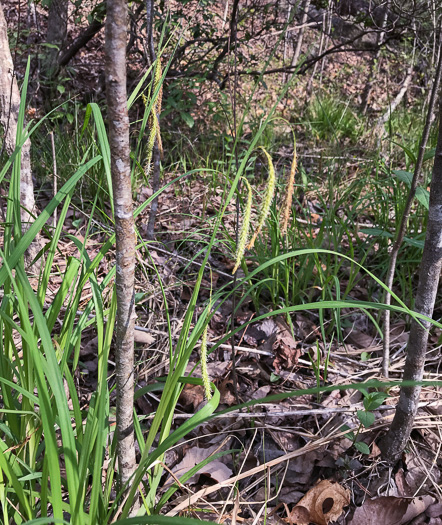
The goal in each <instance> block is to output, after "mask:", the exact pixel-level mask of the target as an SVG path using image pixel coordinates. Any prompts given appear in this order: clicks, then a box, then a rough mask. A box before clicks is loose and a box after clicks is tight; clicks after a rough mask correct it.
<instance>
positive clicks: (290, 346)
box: [272, 317, 302, 373]
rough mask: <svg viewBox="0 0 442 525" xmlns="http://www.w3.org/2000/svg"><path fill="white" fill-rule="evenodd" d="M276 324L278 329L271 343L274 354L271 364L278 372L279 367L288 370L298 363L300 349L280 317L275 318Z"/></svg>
mask: <svg viewBox="0 0 442 525" xmlns="http://www.w3.org/2000/svg"><path fill="white" fill-rule="evenodd" d="M276 324H277V325H278V330H277V332H276V334H275V339H274V341H273V344H272V349H273V351H274V352H275V355H276V357H275V360H274V361H273V366H274V367H275V371H276V373H279V372H280V370H281V369H285V370H290V369H291V368H293V367H294V366H295V365H296V364H297V363H298V359H299V357H300V356H301V354H302V349H301V348H298V345H297V342H296V341H295V340H294V338H293V336H292V334H291V331H290V328H289V327H288V325H287V323H286V322H285V321H284V319H283V318H282V317H277V318H276Z"/></svg>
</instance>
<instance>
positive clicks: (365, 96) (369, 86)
mask: <svg viewBox="0 0 442 525" xmlns="http://www.w3.org/2000/svg"><path fill="white" fill-rule="evenodd" d="M389 10H390V1H389V0H388V1H387V4H386V6H385V12H384V15H383V17H382V23H381V30H380V31H379V33H378V35H377V38H376V46H377V49H376V53H375V54H374V55H373V57H372V60H371V62H370V66H369V73H368V80H367V83H366V84H365V87H364V91H363V92H362V97H361V99H362V100H361V112H362V114H363V115H365V113H366V112H367V107H368V101H369V100H370V95H371V92H372V90H373V85H374V81H375V78H376V71H377V69H378V63H379V58H380V56H381V45H382V42H383V41H384V38H385V27H386V25H387V20H388V11H389Z"/></svg>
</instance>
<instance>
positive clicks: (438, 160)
mask: <svg viewBox="0 0 442 525" xmlns="http://www.w3.org/2000/svg"><path fill="white" fill-rule="evenodd" d="M439 104H440V110H439V138H438V143H437V147H436V156H435V160H434V166H433V178H432V181H431V187H430V209H429V213H428V225H427V234H426V237H425V247H424V252H423V254H422V263H421V266H420V271H419V284H418V288H417V292H416V302H415V311H416V312H419V313H421V314H424V315H426V316H428V317H430V318H431V317H432V315H433V309H434V302H435V300H436V295H437V290H438V285H439V278H440V272H441V267H442V102H440V103H439ZM430 326H431V323H429V322H424V321H420V323H417V322H416V321H413V322H412V325H411V330H410V339H409V342H408V347H407V358H406V362H405V367H404V376H403V379H404V380H405V381H421V380H422V377H423V372H424V365H425V354H426V351H427V342H428V332H429V329H430ZM420 392H421V387H420V386H412V387H403V388H401V393H400V397H399V402H398V405H397V407H396V413H395V416H394V419H393V422H392V424H391V427H390V430H389V431H388V433H387V435H386V437H385V439H384V441H382V442H381V444H380V445H381V450H382V455H383V457H384V458H385V459H387V460H388V461H390V462H394V461H396V460H397V459H398V458H399V457H400V455H401V453H402V451H403V450H404V448H405V446H406V444H407V441H408V438H409V437H410V433H411V431H412V429H413V423H414V418H415V415H416V412H417V408H418V403H419V396H420Z"/></svg>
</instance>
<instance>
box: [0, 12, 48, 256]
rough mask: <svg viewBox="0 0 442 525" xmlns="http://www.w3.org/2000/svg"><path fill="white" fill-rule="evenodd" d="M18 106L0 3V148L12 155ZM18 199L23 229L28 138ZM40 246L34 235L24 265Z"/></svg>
mask: <svg viewBox="0 0 442 525" xmlns="http://www.w3.org/2000/svg"><path fill="white" fill-rule="evenodd" d="M19 108H20V92H19V90H18V85H17V80H16V78H15V75H14V64H13V62H12V56H11V51H10V49H9V42H8V31H7V26H6V20H5V16H4V13H3V7H2V4H1V3H0V125H1V127H2V128H3V132H4V140H3V146H2V150H3V148H4V150H5V151H6V153H7V154H8V155H12V153H13V152H14V150H15V146H16V137H17V122H18V113H19ZM20 202H21V206H22V207H21V212H20V215H21V222H22V229H23V232H25V231H26V230H27V229H28V228H29V226H30V224H31V223H32V222H33V218H32V215H31V214H32V213H35V211H36V210H35V199H34V183H33V181H32V169H31V141H30V140H29V139H28V140H27V141H26V142H25V143H24V144H23V146H22V148H21V167H20ZM40 248H41V241H40V240H39V238H36V239H35V240H34V241H33V242H32V243H31V245H30V246H29V248H28V250H27V251H26V254H25V262H26V264H27V265H29V263H31V262H32V261H33V260H34V258H35V256H36V255H37V253H38V252H39V250H40Z"/></svg>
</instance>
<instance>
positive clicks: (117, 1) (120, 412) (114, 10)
mask: <svg viewBox="0 0 442 525" xmlns="http://www.w3.org/2000/svg"><path fill="white" fill-rule="evenodd" d="M127 19H128V16H127V2H126V0H108V3H107V19H106V43H105V56H106V64H105V75H106V93H107V104H108V112H109V143H110V150H111V172H112V190H113V199H114V208H115V234H116V265H117V268H116V270H117V272H116V294H117V315H116V317H117V327H116V347H115V354H116V356H115V357H116V381H117V414H116V424H117V455H118V470H119V479H120V483H121V485H124V484H125V483H126V482H128V481H129V479H130V478H131V476H132V474H133V472H134V471H135V468H136V458H135V447H134V424H133V406H134V404H133V403H134V324H135V304H134V276H135V228H134V218H133V203H132V189H131V178H130V162H129V158H130V157H129V154H130V147H129V116H128V112H127V92H126V40H127Z"/></svg>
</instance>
